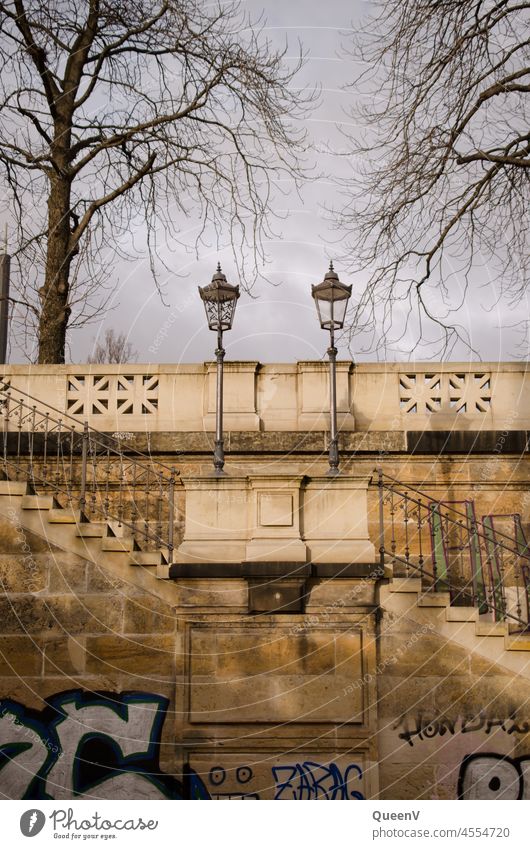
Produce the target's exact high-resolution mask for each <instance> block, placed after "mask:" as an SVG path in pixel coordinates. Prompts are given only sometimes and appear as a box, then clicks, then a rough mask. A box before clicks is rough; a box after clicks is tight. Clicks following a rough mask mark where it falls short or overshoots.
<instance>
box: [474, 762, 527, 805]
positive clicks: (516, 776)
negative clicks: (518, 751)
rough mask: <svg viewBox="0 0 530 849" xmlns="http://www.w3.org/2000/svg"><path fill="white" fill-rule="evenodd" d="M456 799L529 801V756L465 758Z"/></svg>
mask: <svg viewBox="0 0 530 849" xmlns="http://www.w3.org/2000/svg"><path fill="white" fill-rule="evenodd" d="M458 798H459V799H482V800H484V799H486V800H487V799H508V800H511V801H515V800H517V799H530V757H527V756H526V757H520V758H509V757H507V756H506V755H498V754H494V753H488V754H483V753H481V754H476V755H467V756H466V757H465V758H464V760H463V761H462V764H461V766H460V773H459V776H458Z"/></svg>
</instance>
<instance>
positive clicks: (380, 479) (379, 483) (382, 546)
mask: <svg viewBox="0 0 530 849" xmlns="http://www.w3.org/2000/svg"><path fill="white" fill-rule="evenodd" d="M377 488H378V491H379V566H380V569H381V573H382V575H384V573H385V514H384V506H385V504H384V495H385V493H384V489H383V470H382V469H378V470H377ZM382 575H381V576H382Z"/></svg>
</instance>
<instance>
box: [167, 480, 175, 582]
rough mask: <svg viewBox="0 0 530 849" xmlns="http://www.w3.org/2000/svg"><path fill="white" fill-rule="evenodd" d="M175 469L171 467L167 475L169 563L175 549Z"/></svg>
mask: <svg viewBox="0 0 530 849" xmlns="http://www.w3.org/2000/svg"><path fill="white" fill-rule="evenodd" d="M175 474H176V472H175V469H171V474H170V476H169V490H168V498H169V527H168V534H167V542H168V545H167V547H168V555H169V556H168V560H169V564H170V565H171V564H172V562H173V551H174V549H175Z"/></svg>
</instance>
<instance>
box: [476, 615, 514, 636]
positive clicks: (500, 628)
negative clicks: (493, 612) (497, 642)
mask: <svg viewBox="0 0 530 849" xmlns="http://www.w3.org/2000/svg"><path fill="white" fill-rule="evenodd" d="M475 634H476V635H477V637H504V635H505V634H506V625H505V623H504V622H491V621H490V622H486V621H482V620H481V619H480V618H479V619H477V621H476V625H475Z"/></svg>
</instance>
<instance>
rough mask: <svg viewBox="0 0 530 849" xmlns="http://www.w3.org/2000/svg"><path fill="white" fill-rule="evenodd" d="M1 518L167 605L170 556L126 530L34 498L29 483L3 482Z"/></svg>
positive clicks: (48, 497)
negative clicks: (142, 544)
mask: <svg viewBox="0 0 530 849" xmlns="http://www.w3.org/2000/svg"><path fill="white" fill-rule="evenodd" d="M0 516H1V517H2V518H7V519H9V521H10V522H12V524H14V525H16V524H17V523H18V524H19V526H20V527H21V528H22V529H24V530H25V531H29V532H31V533H33V534H36V535H37V536H38V537H40V538H42V539H45V540H46V542H47V543H49V544H50V545H51V546H55V547H57V548H59V549H62V550H63V551H68V552H70V553H73V554H77V555H78V556H80V557H82V558H84V559H85V560H88V561H90V562H93V563H96V564H99V565H105V567H107V568H108V569H110V570H111V571H112V572H113V573H114V574H115V575H116V576H117V577H120V578H121V579H126V580H127V581H129V582H131V581H133V582H134V583H135V584H137V585H138V586H140V587H142V588H144V589H146V590H148V591H150V592H152V593H154V594H155V595H158V596H160V597H161V598H164V599H166V600H167V596H168V593H167V590H169V589H170V588H169V586H168V583H167V579H169V566H170V565H171V564H170V562H169V557H168V551H167V550H164V549H154V548H153V549H150V550H149V549H147V550H144V549H141V548H140V546H139V545H138V543H137V541H135V540H134V539H133V537H132V535H131V534H130V529H129V528H128V527H127V526H125V525H120V523H119V522H117V521H113V520H109V521H106V522H99V521H91V520H89V519H87V517H86V516H84V515H83V513H82V512H81V511H80V510H76V509H74V508H73V507H61V506H59V505H58V503H57V501H56V500H55V498H54V497H53V495H36V494H35V493H34V492H33V491H32V489H31V486H30V485H29V484H28V483H26V482H25V481H11V480H2V481H0ZM131 570H132V571H131ZM164 587H165V591H164Z"/></svg>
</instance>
